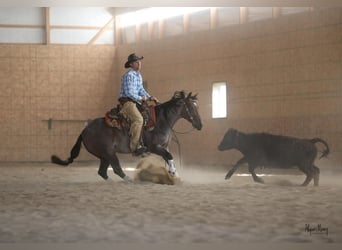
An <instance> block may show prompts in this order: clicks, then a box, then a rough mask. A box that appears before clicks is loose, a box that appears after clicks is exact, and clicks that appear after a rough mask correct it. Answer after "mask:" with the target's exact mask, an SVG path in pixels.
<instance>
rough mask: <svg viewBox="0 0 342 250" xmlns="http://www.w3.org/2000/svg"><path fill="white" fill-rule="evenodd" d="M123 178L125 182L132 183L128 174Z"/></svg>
mask: <svg viewBox="0 0 342 250" xmlns="http://www.w3.org/2000/svg"><path fill="white" fill-rule="evenodd" d="M123 180H124V181H125V182H126V183H133V180H132V179H131V178H130V177H129V176H128V175H126V176H125V177H124V178H123Z"/></svg>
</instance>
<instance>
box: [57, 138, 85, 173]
mask: <svg viewBox="0 0 342 250" xmlns="http://www.w3.org/2000/svg"><path fill="white" fill-rule="evenodd" d="M81 143H82V134H81V135H80V136H79V137H78V139H77V141H76V143H75V145H74V146H73V148H72V149H71V151H70V157H69V158H68V159H67V160H66V161H63V160H61V159H60V158H59V157H58V156H57V155H52V156H51V162H52V163H55V164H58V165H63V166H68V165H69V164H70V163H72V162H73V161H74V159H75V158H77V156H78V155H79V153H80V150H81Z"/></svg>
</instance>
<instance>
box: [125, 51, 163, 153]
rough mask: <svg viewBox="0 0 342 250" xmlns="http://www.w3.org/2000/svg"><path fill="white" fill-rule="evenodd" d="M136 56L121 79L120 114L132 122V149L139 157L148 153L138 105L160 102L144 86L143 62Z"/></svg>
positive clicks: (130, 58) (134, 55) (132, 55)
mask: <svg viewBox="0 0 342 250" xmlns="http://www.w3.org/2000/svg"><path fill="white" fill-rule="evenodd" d="M143 58H144V57H143V56H142V57H139V56H137V55H136V54H134V53H133V54H130V55H129V56H128V58H127V62H126V63H125V68H126V69H127V68H130V69H129V70H128V71H127V72H126V73H125V74H124V75H123V76H122V78H121V90H120V98H119V102H120V103H121V105H122V109H121V111H120V113H122V114H123V115H124V116H125V117H127V118H128V119H129V120H130V121H131V127H130V136H131V139H130V145H129V146H130V149H131V151H132V152H133V155H136V156H139V155H142V154H143V153H144V152H146V147H145V146H144V145H143V144H142V143H141V141H140V137H141V130H142V127H143V123H144V120H143V117H142V115H141V113H140V111H139V110H138V108H137V106H136V104H137V103H141V102H143V101H146V100H147V99H151V100H154V101H156V102H158V100H157V99H156V98H155V97H152V96H151V95H150V94H149V93H148V92H147V91H146V90H145V89H144V86H143V79H142V76H141V74H140V69H141V60H142V59H143Z"/></svg>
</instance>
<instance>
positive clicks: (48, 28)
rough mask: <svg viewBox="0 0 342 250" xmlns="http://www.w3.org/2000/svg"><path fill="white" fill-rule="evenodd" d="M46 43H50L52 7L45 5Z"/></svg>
mask: <svg viewBox="0 0 342 250" xmlns="http://www.w3.org/2000/svg"><path fill="white" fill-rule="evenodd" d="M44 10H45V44H46V45H49V44H50V8H49V7H45V8H44Z"/></svg>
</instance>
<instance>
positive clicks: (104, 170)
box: [97, 159, 109, 180]
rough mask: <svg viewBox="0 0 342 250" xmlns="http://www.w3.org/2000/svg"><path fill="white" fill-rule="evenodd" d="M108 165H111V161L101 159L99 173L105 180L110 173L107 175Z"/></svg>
mask: <svg viewBox="0 0 342 250" xmlns="http://www.w3.org/2000/svg"><path fill="white" fill-rule="evenodd" d="M108 166H109V162H108V161H106V160H105V159H101V163H100V166H99V171H98V172H97V173H98V174H99V175H100V176H101V177H102V178H103V179H105V180H107V179H108V175H107V169H108Z"/></svg>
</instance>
